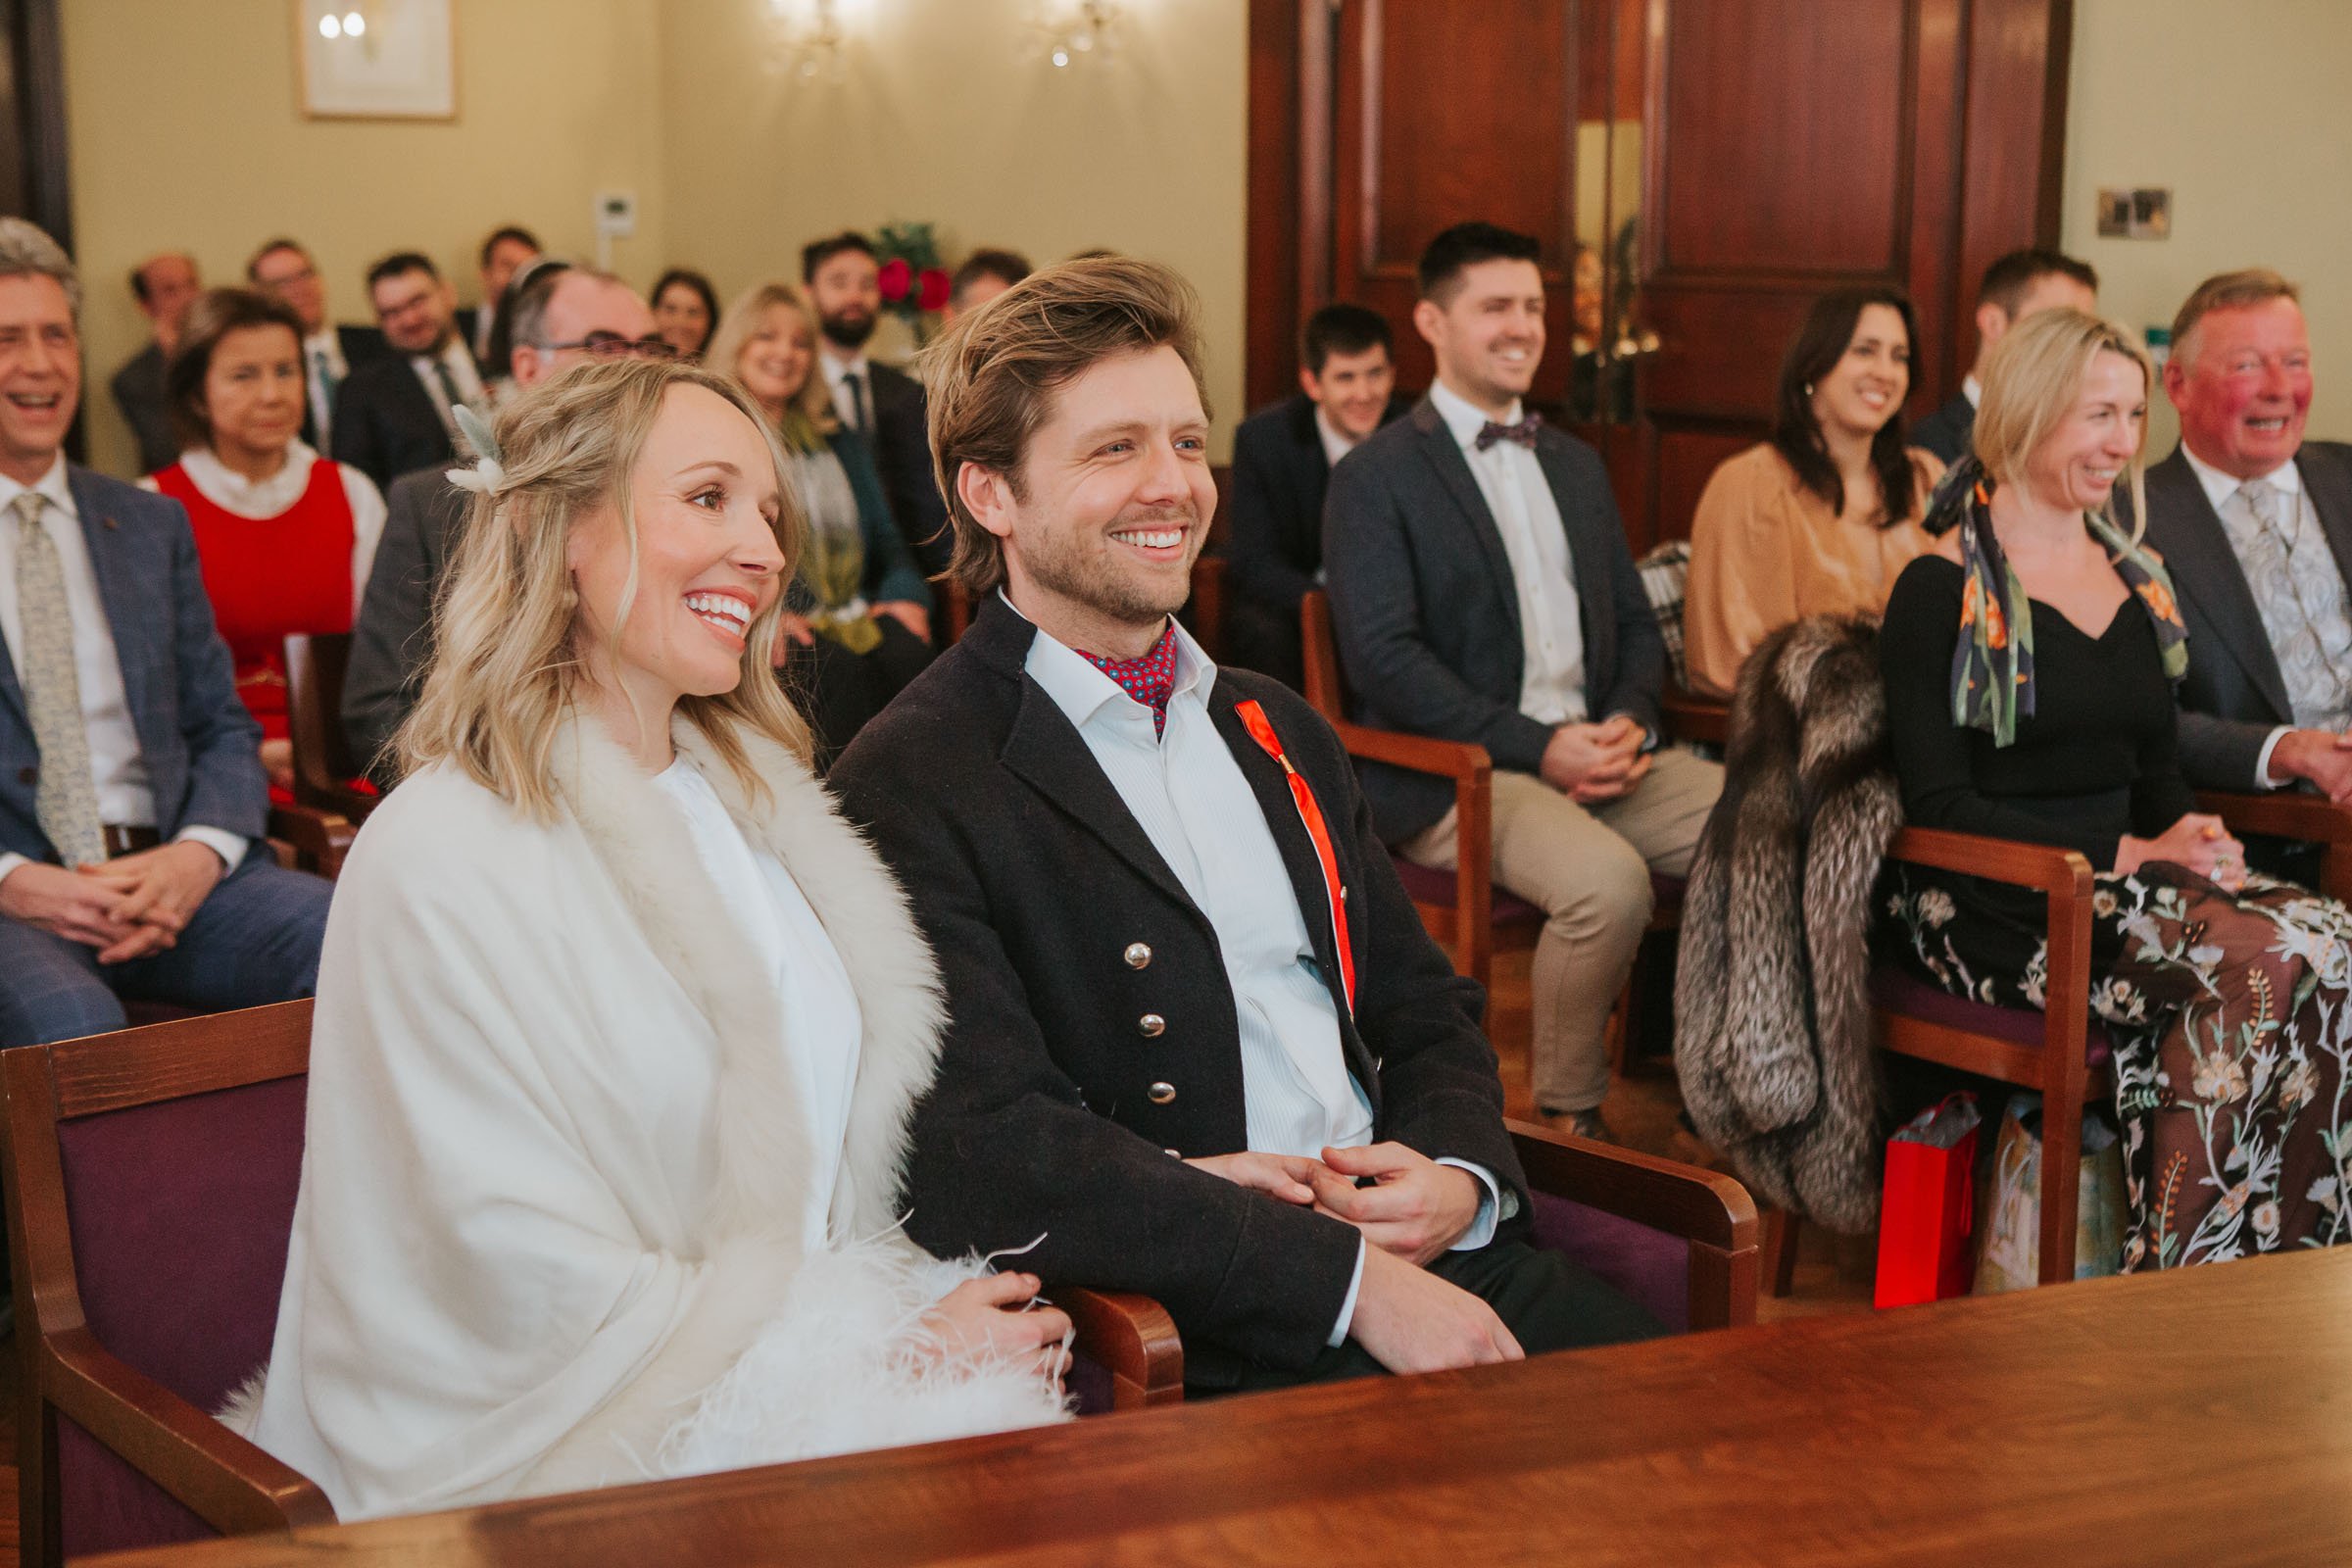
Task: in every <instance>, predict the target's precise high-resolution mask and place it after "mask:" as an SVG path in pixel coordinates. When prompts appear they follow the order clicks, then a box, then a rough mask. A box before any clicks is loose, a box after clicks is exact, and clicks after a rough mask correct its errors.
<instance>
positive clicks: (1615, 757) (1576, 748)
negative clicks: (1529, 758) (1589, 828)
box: [1537, 713, 1650, 806]
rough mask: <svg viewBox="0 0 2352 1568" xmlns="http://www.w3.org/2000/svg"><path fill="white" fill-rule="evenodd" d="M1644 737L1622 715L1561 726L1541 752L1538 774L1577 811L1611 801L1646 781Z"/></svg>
mask: <svg viewBox="0 0 2352 1568" xmlns="http://www.w3.org/2000/svg"><path fill="white" fill-rule="evenodd" d="M1648 740H1649V731H1647V730H1645V729H1643V728H1642V726H1641V725H1640V724H1637V723H1635V722H1634V721H1633V720H1632V719H1630V718H1628V717H1626V716H1625V715H1624V714H1623V713H1619V714H1617V715H1616V716H1614V717H1612V718H1608V719H1604V720H1603V721H1601V722H1600V723H1598V724H1562V725H1561V726H1560V727H1559V728H1557V729H1555V730H1553V731H1552V732H1551V740H1550V742H1549V743H1548V744H1547V745H1545V746H1544V760H1543V761H1542V762H1541V763H1539V764H1538V769H1537V770H1538V773H1539V776H1541V777H1542V778H1543V780H1544V783H1546V784H1548V785H1550V786H1551V787H1552V788H1553V789H1555V790H1558V791H1560V792H1561V793H1562V794H1563V795H1566V796H1567V797H1569V798H1570V799H1571V800H1573V801H1575V802H1577V803H1578V804H1579V805H1587V806H1589V805H1593V804H1596V803H1598V802H1601V801H1614V800H1617V799H1619V798H1620V797H1622V796H1626V795H1630V794H1631V793H1633V789H1634V786H1635V785H1637V784H1639V783H1641V782H1642V779H1643V778H1645V777H1647V776H1648V773H1649V764H1650V754H1649V753H1647V752H1644V751H1643V750H1642V746H1643V745H1644V744H1646V743H1647V741H1648Z"/></svg>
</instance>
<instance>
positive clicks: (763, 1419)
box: [235, 361, 1069, 1518]
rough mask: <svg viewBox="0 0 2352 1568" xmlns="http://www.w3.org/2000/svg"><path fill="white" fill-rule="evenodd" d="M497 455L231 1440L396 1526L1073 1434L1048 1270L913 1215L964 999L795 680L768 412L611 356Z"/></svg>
mask: <svg viewBox="0 0 2352 1568" xmlns="http://www.w3.org/2000/svg"><path fill="white" fill-rule="evenodd" d="M476 444H477V446H480V447H483V448H485V449H487V450H489V451H491V452H493V453H496V454H499V455H498V456H492V457H489V458H487V459H486V460H485V461H484V462H482V463H481V464H479V465H478V466H476V467H475V468H473V469H471V470H466V471H465V472H463V473H460V474H456V475H453V477H454V478H457V479H459V480H460V482H462V483H465V484H466V486H467V487H468V488H470V489H473V490H474V491H475V492H476V498H475V501H474V504H473V511H472V515H471V517H470V519H469V522H468V527H467V532H466V542H465V544H464V545H463V547H462V552H461V556H460V560H459V564H458V568H457V572H456V576H455V579H454V581H453V584H452V587H451V591H450V595H449V598H448V601H447V603H446V604H445V605H444V607H443V610H442V613H441V619H440V622H439V651H438V654H437V657H436V659H435V662H434V664H433V667H432V670H431V673H430V675H429V676H428V678H427V681H426V685H425V690H424V694H423V698H422V700H421V702H420V703H419V705H418V707H417V712H416V714H415V715H414V717H413V718H412V719H411V721H410V722H409V724H408V726H407V727H406V728H405V729H404V730H403V731H402V734H401V738H400V742H399V745H400V747H401V749H402V753H403V757H404V760H405V763H406V766H407V770H408V772H409V774H410V776H409V778H408V780H407V781H406V782H405V783H403V784H402V785H401V786H400V787H399V788H398V789H397V790H395V791H394V792H393V793H392V794H391V796H390V797H389V798H388V799H387V800H386V801H385V802H384V804H383V805H382V807H381V808H380V809H378V810H377V811H376V812H375V814H374V815H373V816H372V817H371V818H370V819H369V820H368V825H367V828H366V831H364V832H363V833H362V834H361V835H360V838H359V843H358V845H357V846H356V848H355V849H354V851H353V854H352V856H351V858H350V861H349V863H348V864H347V866H346V867H345V869H344V871H343V875H342V878H341V881H340V882H339V884H338V886H337V889H336V896H335V902H334V909H333V913H332V916H331V918H330V920H329V922H328V926H327V936H326V952H325V957H324V960H323V962H322V963H321V965H320V968H319V1000H318V1015H317V1024H316V1028H315V1031H314V1035H313V1039H312V1051H311V1081H310V1108H309V1146H308V1152H307V1154H306V1156H305V1158H304V1161H303V1170H302V1191H301V1199H300V1201H299V1202H298V1204H297V1206H296V1210H295V1216H294V1236H293V1242H292V1248H291V1250H290V1252H289V1255H288V1258H287V1266H286V1281H285V1289H284V1294H283V1296H282V1297H281V1299H280V1300H279V1304H278V1318H277V1332H276V1339H275V1343H274V1345H273V1347H272V1349H271V1354H270V1365H269V1368H268V1372H267V1378H266V1381H265V1383H264V1384H263V1386H262V1387H261V1388H260V1389H258V1390H254V1391H249V1392H248V1394H247V1396H246V1397H244V1400H243V1402H242V1404H241V1407H240V1410H239V1412H238V1414H237V1416H236V1417H235V1419H239V1420H240V1421H241V1422H242V1423H244V1424H245V1425H246V1426H247V1427H248V1428H249V1430H250V1431H251V1433H252V1435H253V1437H254V1438H255V1440H256V1441H257V1442H259V1443H260V1444H261V1446H263V1447H265V1448H267V1449H269V1450H270V1452H272V1453H274V1454H276V1455H277V1456H278V1457H279V1458H281V1459H284V1460H285V1461H286V1462H287V1463H289V1464H291V1465H293V1466H294V1467H295V1468H296V1469H298V1470H300V1471H302V1472H303V1473H304V1474H306V1475H308V1476H310V1477H312V1478H313V1479H315V1480H316V1481H317V1482H318V1483H319V1485H320V1486H321V1487H322V1488H323V1489H324V1490H325V1492H326V1494H327V1495H328V1497H329V1498H331V1499H332V1500H333V1502H334V1504H335V1507H336V1509H337V1511H338V1512H340V1513H341V1514H342V1515H343V1516H344V1517H346V1518H354V1517H367V1516H370V1515H376V1514H385V1513H398V1512H410V1511H415V1510H419V1509H425V1508H441V1507H451V1506H458V1505H463V1504H469V1503H477V1502H483V1501H487V1500H491V1499H495V1498H501V1497H512V1496H516V1495H529V1494H536V1493H547V1492H558V1491H568V1490H573V1489H576V1488H582V1487H592V1486H598V1485H603V1484H607V1483H611V1482H616V1481H624V1480H634V1479H639V1478H644V1477H650V1476H659V1475H672V1474H679V1473H683V1472H688V1471H695V1470H709V1469H718V1468H724V1467H728V1466H734V1465H744V1464H756V1463H765V1462H772V1461H778V1460H785V1459H795V1458H802V1457H807V1456H810V1455H814V1454H821V1453H833V1452H842V1451H847V1450H851V1449H857V1448H866V1447H876V1446H885V1445H890V1444H899V1443H916V1442H926V1441H930V1440H933V1439H938V1438H948V1437H958V1436H964V1435H968V1434H971V1433H977V1432H988V1431H1001V1430H1005V1429H1008V1428H1012V1427H1018V1426H1026V1425H1034V1424H1037V1423H1040V1422H1045V1421H1051V1420H1054V1419H1058V1418H1060V1417H1061V1415H1062V1401H1061V1395H1060V1387H1059V1377H1060V1373H1061V1371H1062V1369H1063V1367H1064V1366H1065V1365H1066V1353H1065V1351H1064V1349H1063V1344H1064V1341H1065V1339H1066V1336H1067V1333H1068V1328H1069V1324H1068V1320H1067V1319H1066V1318H1065V1317H1064V1316H1063V1315H1062V1314H1061V1313H1060V1312H1058V1311H1055V1310H1054V1309H1052V1308H1050V1307H1046V1306H1043V1305H1040V1304H1038V1303H1035V1302H1034V1301H1033V1300H1032V1298H1033V1297H1034V1296H1035V1294H1036V1292H1037V1289H1038V1282H1037V1281H1036V1279H1035V1278H1034V1277H1032V1276H1028V1275H1023V1274H1008V1275H993V1276H992V1275H989V1274H988V1273H987V1272H986V1271H985V1270H984V1269H983V1268H982V1267H981V1266H980V1265H979V1264H977V1263H964V1264H944V1263H939V1262H935V1261H933V1260H931V1259H929V1258H928V1257H926V1256H924V1254H922V1253H921V1252H920V1251H918V1250H916V1249H915V1248H914V1247H913V1246H912V1245H911V1244H909V1243H907V1242H906V1241H905V1240H904V1239H903V1238H902V1237H901V1236H900V1235H899V1233H898V1231H897V1228H896V1227H897V1222H898V1220H899V1217H900V1214H899V1208H898V1204H899V1171H900V1166H901V1156H902V1155H903V1153H904V1152H905V1146H906V1138H907V1117H908V1113H909V1111H910V1110H911V1108H912V1105H913V1102H914V1100H915V1098H916V1097H917V1096H918V1095H919V1094H920V1093H921V1092H922V1090H923V1089H924V1087H925V1086H926V1085H927V1084H928V1083H929V1082H930V1078H931V1073H932V1067H933V1062H934V1058H935V1056H936V1054H937V1049H938V1046H937V1039H938V1031H939V1024H940V1016H941V1014H940V1003H939V996H938V990H937V982H936V978H935V974H934V970H933V966H932V961H931V956H930V954H929V953H928V952H927V951H926V949H925V948H924V946H923V944H922V940H921V938H920V937H919V936H918V935H917V934H916V932H915V928H914V925H913V922H912V920H911V919H910V918H909V916H908V914H907V908H906V905H905V901H904V899H903V898H902V896H901V894H900V892H899V889H898V888H897V886H896V885H895V884H894V883H893V882H892V881H891V879H890V877H889V874H888V873H887V872H886V871H884V869H883V868H882V865H881V862H880V861H879V860H878V859H876V858H875V857H874V855H873V852H872V851H871V850H869V849H868V848H867V847H866V845H865V844H864V843H863V842H862V841H861V840H860V839H859V838H858V836H857V835H856V834H855V833H853V832H852V831H851V830H850V829H849V828H848V827H847V826H846V825H845V824H844V823H843V822H842V821H841V819H840V818H839V817H838V816H836V815H835V814H834V811H833V809H832V806H831V804H830V802H829V800H828V798H827V797H826V796H825V794H824V793H823V791H822V790H821V789H820V788H819V787H818V785H817V784H816V782H815V781H814V779H813V778H812V777H811V776H810V774H809V770H808V767H807V764H806V761H805V759H806V756H807V732H806V730H805V728H804V727H803V725H802V724H801V722H800V720H799V718H798V717H797V716H796V715H795V714H794V713H793V711H792V710H791V707H790V705H789V704H788V703H787V702H786V701H785V699H784V698H783V696H782V694H781V693H780V692H779V690H778V688H777V686H776V682H775V680H774V678H773V676H772V675H771V674H770V672H769V669H768V662H767V660H766V658H765V657H764V656H765V651H766V650H767V648H768V646H769V642H770V639H771V638H772V637H773V635H774V632H775V629H776V616H777V607H778V605H779V603H780V599H781V594H780V587H781V578H782V577H783V575H784V574H785V572H786V571H787V570H788V569H789V565H790V554H791V547H792V545H793V544H794V543H796V542H797V534H798V527H799V525H798V520H797V519H796V518H794V517H793V516H792V515H791V512H790V502H789V501H788V500H787V499H786V497H787V496H788V495H789V491H788V489H787V488H786V487H785V486H784V485H783V484H782V483H781V481H780V479H779V469H780V466H781V464H780V460H779V459H778V457H777V455H776V452H775V449H774V446H773V443H772V440H771V439H770V438H769V437H768V436H766V435H765V434H764V433H763V431H762V429H761V426H760V422H759V419H758V416H757V412H756V411H755V410H753V409H752V408H751V407H750V405H748V404H747V403H746V402H745V401H744V398H743V394H742V393H741V392H739V391H737V390H735V389H734V387H733V384H732V383H731V382H727V381H723V380H721V379H719V378H717V377H715V376H712V375H711V374H709V373H707V372H704V371H701V370H698V369H694V368H687V367H682V366H675V365H668V364H652V363H644V362H629V361H622V362H603V363H598V364H595V365H592V366H589V367H586V368H579V369H575V370H572V371H570V372H568V373H566V374H564V375H563V376H561V377H559V378H557V379H556V380H554V381H552V382H550V383H547V384H545V385H543V386H541V387H538V388H534V389H533V390H532V391H531V392H530V393H529V394H528V395H526V396H525V397H523V398H522V399H520V400H519V401H517V402H516V403H515V405H513V406H512V407H511V408H509V409H508V410H507V411H506V412H505V414H504V415H503V416H502V417H500V419H499V428H498V435H497V437H496V439H495V441H493V440H492V439H491V438H490V437H489V435H488V434H487V432H483V433H481V434H480V435H479V436H478V438H477V440H476Z"/></svg>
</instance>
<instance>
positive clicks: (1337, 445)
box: [1315, 403, 1356, 468]
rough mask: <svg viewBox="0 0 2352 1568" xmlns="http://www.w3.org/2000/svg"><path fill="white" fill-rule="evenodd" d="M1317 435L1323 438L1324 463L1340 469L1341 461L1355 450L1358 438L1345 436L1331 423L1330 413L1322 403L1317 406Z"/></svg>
mask: <svg viewBox="0 0 2352 1568" xmlns="http://www.w3.org/2000/svg"><path fill="white" fill-rule="evenodd" d="M1315 434H1316V435H1317V436H1319V437H1321V438H1322V442H1323V461H1324V462H1325V463H1326V464H1328V465H1329V466H1332V467H1335V468H1336V467H1338V466H1340V460H1341V459H1342V458H1344V457H1346V456H1347V455H1348V453H1350V452H1353V451H1354V450H1355V443H1356V438H1355V437H1354V436H1351V435H1343V434H1342V433H1341V432H1340V428H1339V426H1338V425H1335V424H1333V423H1332V422H1331V413H1330V411H1329V410H1327V409H1325V408H1324V407H1323V405H1322V404H1320V403H1318V404H1316V405H1315Z"/></svg>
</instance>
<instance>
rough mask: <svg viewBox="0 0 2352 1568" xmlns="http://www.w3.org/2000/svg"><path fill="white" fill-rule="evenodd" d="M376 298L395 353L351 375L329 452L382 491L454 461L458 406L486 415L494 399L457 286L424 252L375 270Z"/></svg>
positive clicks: (338, 399) (371, 283)
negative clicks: (461, 314)
mask: <svg viewBox="0 0 2352 1568" xmlns="http://www.w3.org/2000/svg"><path fill="white" fill-rule="evenodd" d="M368 300H369V302H370V303H371V304H373V305H374V307H375V319H376V321H377V323H378V324H379V325H381V326H382V327H383V330H384V343H385V346H386V347H387V348H388V349H389V351H390V352H388V353H386V354H383V355H381V356H379V357H377V358H375V359H373V360H370V361H369V362H368V363H367V364H366V365H360V366H354V367H353V368H352V371H351V374H350V375H348V376H346V377H345V378H344V381H343V386H342V389H341V390H340V391H339V392H337V393H336V394H335V413H334V432H335V434H334V442H333V445H332V446H330V447H329V448H328V450H329V451H330V452H331V453H333V454H334V457H335V460H336V461H337V462H338V463H348V464H350V465H351V466H353V467H355V468H357V469H359V470H360V471H361V472H362V473H364V474H366V475H367V476H368V478H370V479H372V480H374V481H375V485H376V488H377V489H379V490H380V489H383V488H385V487H387V486H389V485H390V484H391V483H392V481H393V480H394V479H397V478H399V477H400V476H401V475H402V474H404V473H408V472H410V471H411V470H413V469H417V468H422V467H426V466H430V465H433V464H436V463H447V462H449V461H450V459H451V458H452V457H454V456H455V455H456V453H457V437H458V426H457V417H456V416H455V415H453V414H452V413H451V412H450V410H451V409H452V408H453V407H454V406H456V405H457V404H460V403H463V404H465V405H466V407H467V408H469V409H471V410H473V411H474V413H475V414H477V415H480V414H484V413H487V412H488V410H489V407H490V402H489V396H488V393H487V392H486V391H485V390H484V387H483V384H482V374H481V371H480V370H479V369H478V368H475V366H474V363H473V356H472V355H471V354H470V353H468V352H467V351H466V344H465V341H464V340H463V339H462V338H460V337H459V336H458V332H457V327H456V326H455V324H454V323H453V322H452V320H451V318H450V309H451V296H450V292H449V285H448V284H446V283H444V282H443V281H442V280H441V272H440V270H439V269H438V268H436V267H434V266H433V264H432V261H431V260H430V258H428V257H425V256H423V255H420V254H418V253H417V252H416V251H401V252H399V253H397V254H395V255H392V256H387V257H385V258H384V259H383V260H382V261H380V262H378V263H376V264H375V265H374V266H373V267H371V268H369V269H368Z"/></svg>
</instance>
